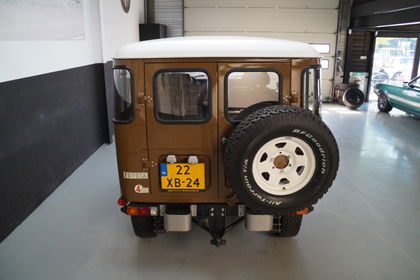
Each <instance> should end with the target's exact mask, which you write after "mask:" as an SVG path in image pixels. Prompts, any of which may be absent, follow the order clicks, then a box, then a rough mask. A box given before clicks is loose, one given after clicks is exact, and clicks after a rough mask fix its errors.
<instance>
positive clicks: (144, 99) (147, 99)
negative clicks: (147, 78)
mask: <svg viewBox="0 0 420 280" xmlns="http://www.w3.org/2000/svg"><path fill="white" fill-rule="evenodd" d="M152 101H153V98H152V97H151V96H148V95H145V94H144V92H139V94H138V95H137V103H138V104H139V106H140V107H144V105H145V104H147V103H151V102H152Z"/></svg>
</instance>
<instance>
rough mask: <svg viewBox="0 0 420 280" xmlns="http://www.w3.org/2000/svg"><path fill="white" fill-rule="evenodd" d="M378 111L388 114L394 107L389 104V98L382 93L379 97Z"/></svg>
mask: <svg viewBox="0 0 420 280" xmlns="http://www.w3.org/2000/svg"><path fill="white" fill-rule="evenodd" d="M378 109H379V111H381V112H384V113H388V112H389V111H391V110H392V106H391V104H390V103H389V100H388V96H387V95H386V94H385V93H383V92H382V93H380V94H379V97H378Z"/></svg>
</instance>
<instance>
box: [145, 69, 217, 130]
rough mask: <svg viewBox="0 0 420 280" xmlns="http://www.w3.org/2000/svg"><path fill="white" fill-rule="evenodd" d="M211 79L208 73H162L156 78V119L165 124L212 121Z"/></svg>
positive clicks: (172, 71)
mask: <svg viewBox="0 0 420 280" xmlns="http://www.w3.org/2000/svg"><path fill="white" fill-rule="evenodd" d="M209 85H210V79H209V76H208V74H207V73H206V72H205V71H204V70H160V71H159V72H157V73H156V75H155V76H154V88H153V92H154V98H155V102H154V104H155V116H156V118H157V120H158V121H159V122H161V123H203V122H207V121H208V120H209V118H210V112H211V108H210V105H211V104H210V100H211V99H210V86H209Z"/></svg>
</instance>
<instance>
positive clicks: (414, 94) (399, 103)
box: [375, 76, 420, 117]
mask: <svg viewBox="0 0 420 280" xmlns="http://www.w3.org/2000/svg"><path fill="white" fill-rule="evenodd" d="M375 93H376V94H377V95H378V109H379V110H380V111H381V112H385V113H388V112H389V111H391V110H392V108H393V107H395V108H397V109H400V110H402V111H404V112H406V113H409V114H413V115H415V116H417V117H420V76H417V77H416V78H414V79H413V80H411V81H410V82H408V83H390V84H377V85H376V86H375Z"/></svg>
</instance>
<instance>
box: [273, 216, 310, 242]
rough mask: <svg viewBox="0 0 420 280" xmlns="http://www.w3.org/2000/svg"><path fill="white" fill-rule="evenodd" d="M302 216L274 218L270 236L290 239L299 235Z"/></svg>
mask: <svg viewBox="0 0 420 280" xmlns="http://www.w3.org/2000/svg"><path fill="white" fill-rule="evenodd" d="M301 224H302V215H283V216H274V218H273V229H272V230H271V232H270V233H271V234H272V235H275V236H278V237H292V236H295V235H297V234H298V233H299V230H300V226H301Z"/></svg>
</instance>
